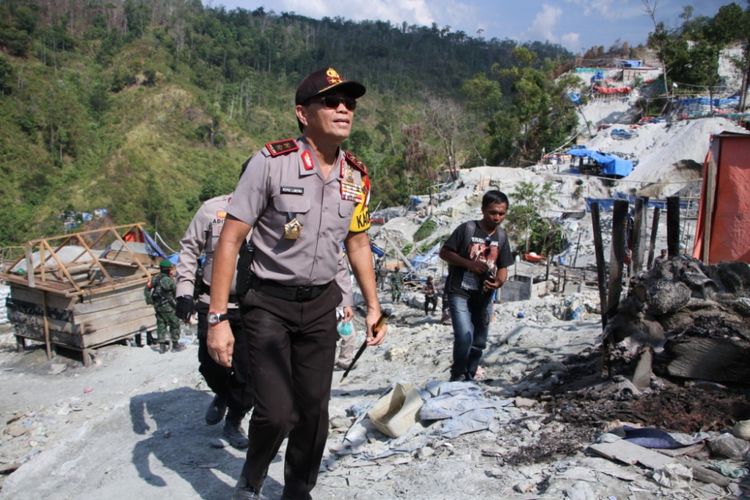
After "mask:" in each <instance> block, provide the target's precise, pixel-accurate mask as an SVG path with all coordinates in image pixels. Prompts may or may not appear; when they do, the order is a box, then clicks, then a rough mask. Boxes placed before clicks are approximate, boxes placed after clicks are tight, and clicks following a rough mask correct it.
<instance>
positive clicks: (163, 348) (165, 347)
mask: <svg viewBox="0 0 750 500" xmlns="http://www.w3.org/2000/svg"><path fill="white" fill-rule="evenodd" d="M167 351H169V344H167V343H166V342H161V343H160V344H159V354H164V353H166V352H167Z"/></svg>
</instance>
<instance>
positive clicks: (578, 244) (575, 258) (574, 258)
mask: <svg viewBox="0 0 750 500" xmlns="http://www.w3.org/2000/svg"><path fill="white" fill-rule="evenodd" d="M582 235H583V231H579V232H578V243H576V253H575V255H574V256H573V268H575V267H576V262H577V261H578V249H579V248H581V236H582Z"/></svg>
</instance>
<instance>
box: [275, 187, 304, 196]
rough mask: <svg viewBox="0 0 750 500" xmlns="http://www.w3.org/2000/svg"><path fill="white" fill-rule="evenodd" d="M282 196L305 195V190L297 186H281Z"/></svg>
mask: <svg viewBox="0 0 750 500" xmlns="http://www.w3.org/2000/svg"><path fill="white" fill-rule="evenodd" d="M281 194H300V195H301V194H305V188H303V187H297V186H281Z"/></svg>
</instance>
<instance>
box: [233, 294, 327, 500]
mask: <svg viewBox="0 0 750 500" xmlns="http://www.w3.org/2000/svg"><path fill="white" fill-rule="evenodd" d="M340 302H341V291H340V290H339V288H338V286H336V285H335V284H334V283H331V285H329V286H328V288H326V289H325V290H324V291H323V293H322V294H321V295H320V296H318V297H316V298H314V299H312V300H309V301H305V302H295V301H289V300H284V299H278V298H275V297H271V296H269V295H267V294H264V293H263V292H260V291H256V290H250V291H249V292H248V293H247V295H246V296H245V298H244V299H243V301H242V325H243V332H244V334H245V335H246V336H247V347H248V349H249V368H250V380H251V385H252V386H253V391H254V394H255V409H254V410H253V414H252V418H251V420H250V433H249V434H250V446H249V448H248V450H247V459H246V460H245V465H244V467H243V469H242V475H243V476H244V478H245V480H246V481H247V484H248V485H250V486H253V487H256V488H260V486H261V485H262V483H263V479H264V477H265V475H266V472H267V470H268V466H269V464H270V463H271V461H272V460H273V458H274V457H275V456H276V453H277V452H278V450H279V447H280V446H281V443H282V441H283V440H284V438H286V437H287V436H288V437H289V441H288V443H287V449H286V461H285V465H284V482H285V484H284V495H283V497H284V498H290V499H297V498H304V499H307V498H310V491H311V490H312V489H313V487H314V486H315V483H316V481H317V479H318V468H319V467H320V462H321V459H322V458H323V452H324V450H325V443H326V439H327V437H328V401H329V399H330V397H331V379H332V376H333V362H334V358H335V354H336V340H337V339H338V334H337V333H336V306H337V305H338V304H339V303H340ZM235 351H236V349H235Z"/></svg>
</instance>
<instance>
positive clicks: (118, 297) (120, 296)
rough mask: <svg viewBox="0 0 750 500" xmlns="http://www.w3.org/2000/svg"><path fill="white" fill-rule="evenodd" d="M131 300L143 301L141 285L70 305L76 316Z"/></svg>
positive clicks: (123, 303)
mask: <svg viewBox="0 0 750 500" xmlns="http://www.w3.org/2000/svg"><path fill="white" fill-rule="evenodd" d="M132 302H141V303H145V299H144V298H143V287H142V286H139V287H138V288H137V289H135V290H117V291H116V292H115V293H114V294H108V295H107V296H105V297H95V298H93V299H88V300H86V301H84V302H76V303H74V304H73V305H72V309H73V313H74V314H75V315H76V317H78V316H79V315H84V314H89V313H95V312H98V311H103V310H107V309H111V308H113V307H118V306H122V305H125V304H130V303H132Z"/></svg>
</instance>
